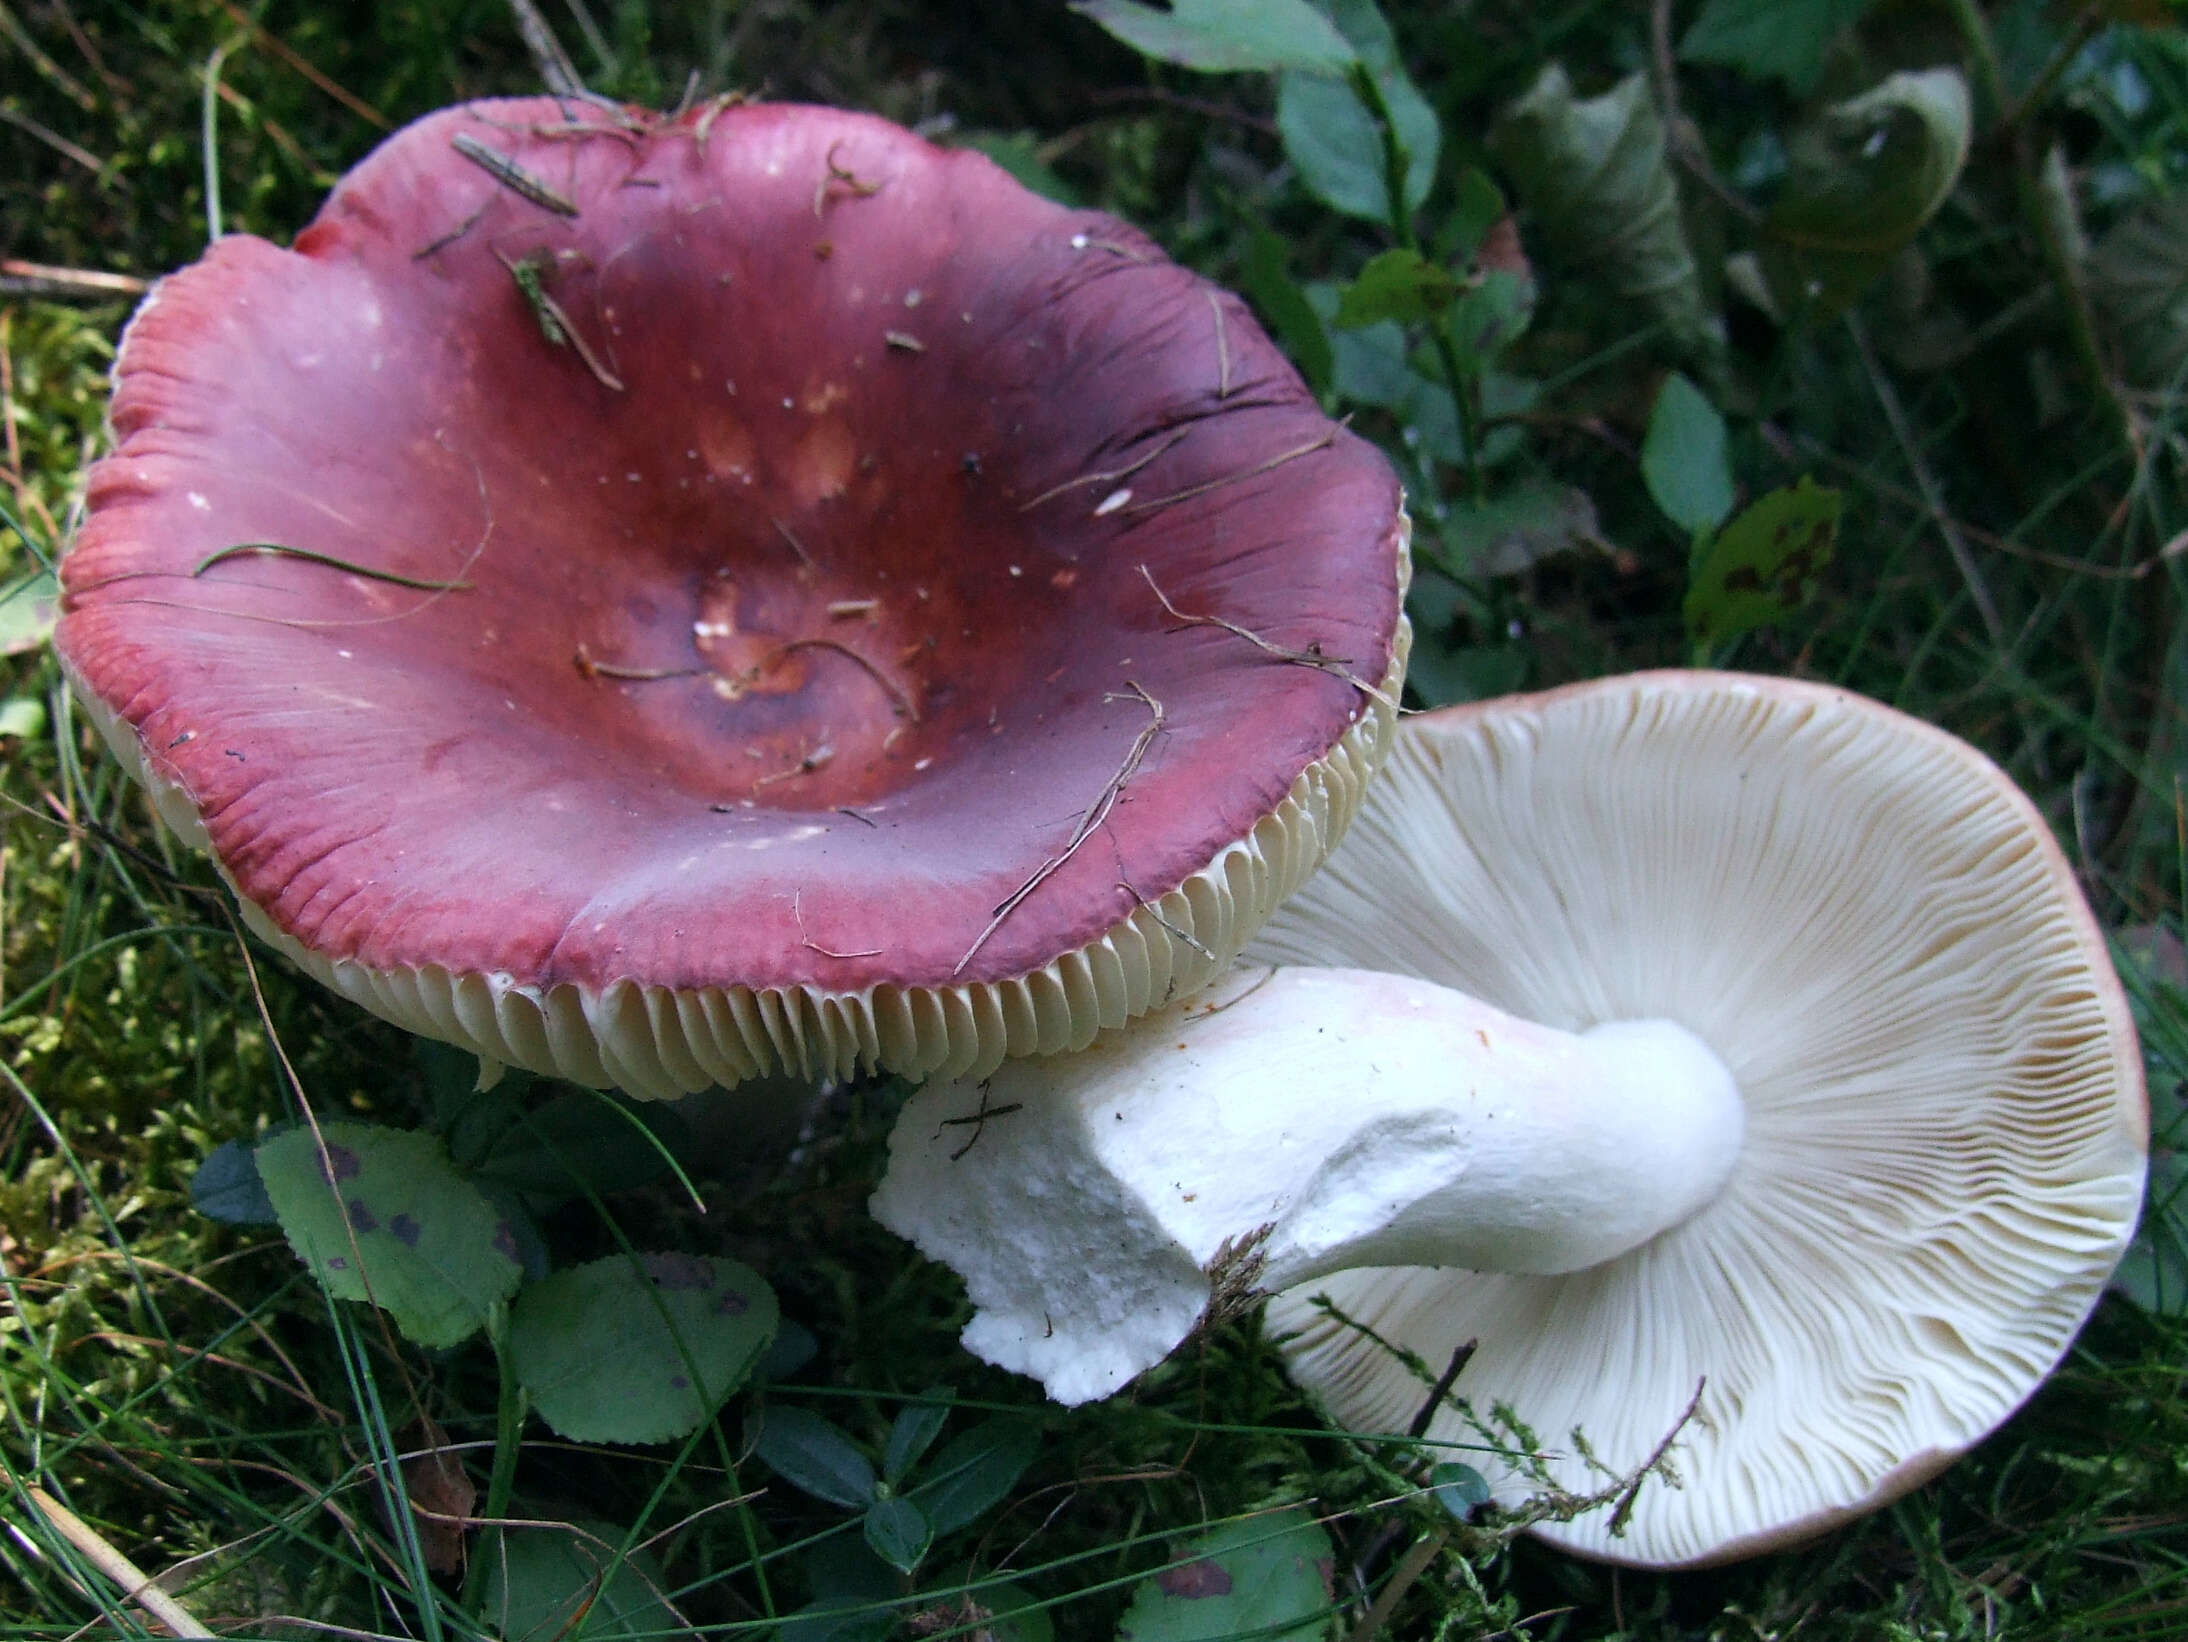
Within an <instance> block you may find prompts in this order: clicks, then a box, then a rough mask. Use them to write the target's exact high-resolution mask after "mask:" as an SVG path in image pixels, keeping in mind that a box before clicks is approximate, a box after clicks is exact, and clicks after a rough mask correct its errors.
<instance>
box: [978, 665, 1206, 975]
mask: <svg viewBox="0 0 2188 1642" xmlns="http://www.w3.org/2000/svg"><path fill="white" fill-rule="evenodd" d="M1125 685H1126V689H1127V690H1129V691H1130V693H1131V694H1133V695H1135V696H1137V697H1139V699H1140V701H1141V702H1142V703H1143V704H1144V705H1145V706H1146V708H1147V711H1148V714H1149V719H1148V723H1147V725H1146V727H1145V728H1144V729H1142V730H1141V731H1140V733H1139V735H1138V736H1137V737H1135V738H1134V740H1133V742H1132V745H1131V747H1130V749H1128V750H1127V751H1126V753H1125V755H1124V762H1123V763H1122V764H1119V765H1118V766H1117V773H1116V774H1115V775H1113V776H1111V777H1110V778H1109V781H1108V784H1107V785H1106V786H1104V787H1103V788H1102V790H1101V792H1100V793H1099V794H1098V795H1097V796H1096V797H1095V800H1094V802H1093V803H1091V804H1089V805H1088V806H1087V809H1086V813H1085V814H1084V815H1082V816H1081V817H1080V818H1079V825H1078V827H1077V828H1076V829H1075V830H1074V831H1073V832H1072V834H1071V841H1070V842H1069V843H1067V844H1065V845H1064V847H1063V848H1062V849H1061V850H1059V851H1058V852H1057V853H1056V854H1054V855H1052V856H1050V857H1049V858H1048V859H1047V860H1045V861H1043V862H1042V863H1041V864H1040V865H1039V866H1037V867H1035V868H1034V869H1033V873H1032V875H1031V876H1030V877H1028V878H1027V879H1026V881H1025V882H1024V883H1022V884H1020V885H1019V886H1018V887H1017V888H1016V889H1014V890H1012V891H1011V892H1010V894H1009V895H1008V896H1006V897H1005V898H1004V899H1003V902H1002V904H1001V905H1000V906H998V907H997V908H996V909H995V916H994V917H992V918H990V919H989V920H988V925H987V928H985V929H983V930H982V931H981V932H980V934H979V937H978V938H977V939H976V940H975V941H974V942H973V943H972V945H971V946H969V947H967V948H966V949H965V955H964V956H963V957H962V958H960V959H958V960H957V967H956V968H955V969H952V970H951V971H950V974H951V976H952V977H953V978H954V977H956V976H958V975H961V974H963V973H964V970H965V966H966V965H967V964H969V963H971V962H972V961H973V958H974V957H975V956H976V955H977V954H978V953H979V951H980V949H981V948H982V947H984V946H986V945H987V944H988V940H989V938H990V937H991V936H993V935H994V933H995V932H996V931H997V930H998V929H1001V928H1002V927H1003V920H1004V919H1006V918H1008V917H1009V916H1010V915H1011V914H1012V913H1013V912H1016V911H1017V910H1018V908H1019V907H1020V906H1022V905H1023V904H1024V903H1025V899H1026V897H1027V896H1029V895H1031V894H1032V893H1033V892H1034V891H1035V890H1037V889H1039V888H1040V887H1041V886H1042V885H1043V884H1045V883H1047V882H1048V881H1049V879H1050V878H1052V877H1054V876H1055V875H1056V874H1057V873H1058V872H1061V871H1062V870H1063V868H1064V866H1065V864H1066V863H1067V862H1069V861H1070V859H1071V858H1072V857H1073V856H1074V855H1076V854H1078V853H1079V850H1080V848H1081V846H1083V845H1084V844H1085V843H1086V841H1087V840H1088V839H1089V838H1091V837H1093V836H1094V832H1095V829H1096V828H1098V827H1099V826H1101V824H1102V823H1103V822H1104V821H1106V820H1108V819H1109V812H1110V811H1111V810H1112V809H1114V808H1116V805H1117V799H1118V798H1119V796H1121V795H1122V793H1123V792H1124V787H1125V783H1126V782H1128V781H1130V780H1131V779H1132V777H1133V776H1134V775H1135V774H1136V773H1138V770H1139V767H1140V761H1141V760H1142V759H1144V758H1145V757H1146V756H1147V749H1148V748H1150V747H1152V746H1153V745H1154V744H1155V737H1157V736H1158V735H1160V734H1162V730H1163V723H1164V718H1165V715H1164V712H1163V706H1162V703H1161V702H1159V701H1157V700H1156V699H1155V698H1154V697H1153V696H1151V695H1149V694H1148V693H1147V692H1146V690H1144V689H1143V688H1141V687H1140V686H1139V685H1138V684H1136V683H1133V682H1132V681H1131V680H1129V679H1128V680H1126V681H1125ZM1104 699H1106V700H1110V701H1115V700H1117V699H1119V698H1118V697H1116V696H1109V697H1105V698H1104Z"/></svg>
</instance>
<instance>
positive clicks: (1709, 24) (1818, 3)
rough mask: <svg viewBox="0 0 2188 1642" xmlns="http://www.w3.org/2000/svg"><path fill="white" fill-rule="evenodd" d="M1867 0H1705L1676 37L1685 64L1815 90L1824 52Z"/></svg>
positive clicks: (1867, 2)
mask: <svg viewBox="0 0 2188 1642" xmlns="http://www.w3.org/2000/svg"><path fill="white" fill-rule="evenodd" d="M1870 4H1871V0H1707V3H1706V4H1705V5H1704V6H1703V7H1702V9H1701V12H1700V14H1699V15H1697V16H1696V17H1695V19H1694V21H1693V22H1692V23H1690V24H1688V25H1687V32H1686V33H1685V34H1684V35H1683V36H1681V38H1680V41H1679V55H1680V57H1681V58H1682V59H1683V60H1684V61H1686V62H1689V63H1715V64H1717V65H1718V66H1720V67H1723V68H1736V69H1738V70H1740V71H1741V72H1742V73H1743V74H1748V75H1751V76H1753V77H1754V78H1755V79H1758V80H1767V79H1772V78H1776V79H1780V80H1783V81H1785V82H1786V84H1788V85H1789V86H1791V87H1792V88H1793V89H1794V90H1795V91H1800V92H1807V91H1812V90H1814V89H1815V84H1816V80H1817V78H1818V77H1819V76H1820V75H1821V74H1822V73H1823V59H1824V54H1825V53H1826V52H1828V51H1829V50H1830V49H1831V44H1832V42H1833V41H1835V40H1836V39H1837V38H1838V37H1839V36H1840V35H1841V34H1844V33H1845V32H1846V31H1847V30H1848V29H1849V28H1851V27H1853V25H1854V24H1855V22H1856V21H1858V20H1859V19H1860V17H1861V14H1862V13H1863V12H1865V11H1867V10H1868V9H1869V6H1870Z"/></svg>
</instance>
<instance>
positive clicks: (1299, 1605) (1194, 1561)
mask: <svg viewBox="0 0 2188 1642" xmlns="http://www.w3.org/2000/svg"><path fill="white" fill-rule="evenodd" d="M1335 1555H1336V1553H1335V1552H1334V1551H1333V1550H1332V1548H1331V1546H1330V1538H1329V1535H1328V1534H1326V1533H1324V1532H1323V1531H1322V1525H1321V1524H1320V1523H1318V1522H1316V1521H1315V1520H1314V1518H1313V1517H1311V1516H1309V1515H1308V1514H1307V1513H1306V1512H1305V1511H1303V1510H1301V1509H1299V1508H1298V1507H1297V1506H1293V1507H1291V1508H1289V1509H1287V1510H1283V1511H1271V1512H1266V1513H1264V1514H1262V1515H1259V1516H1252V1517H1248V1518H1246V1519H1245V1520H1244V1521H1242V1522H1232V1523H1226V1524H1225V1525H1224V1526H1223V1527H1221V1528H1218V1529H1216V1530H1215V1531H1214V1532H1213V1533H1210V1534H1207V1535H1204V1536H1202V1537H1201V1538H1200V1539H1197V1540H1194V1541H1193V1542H1192V1543H1191V1544H1189V1545H1187V1546H1186V1547H1184V1549H1183V1551H1182V1553H1181V1555H1180V1556H1179V1558H1178V1560H1177V1561H1175V1562H1174V1563H1172V1564H1171V1565H1170V1566H1169V1567H1167V1568H1164V1569H1163V1570H1162V1571H1161V1572H1159V1573H1157V1574H1154V1575H1153V1576H1151V1577H1150V1578H1147V1579H1143V1580H1141V1581H1140V1583H1139V1584H1138V1585H1137V1586H1135V1587H1134V1588H1133V1593H1132V1606H1131V1607H1130V1608H1129V1609H1127V1610H1126V1612H1125V1616H1124V1620H1123V1622H1122V1623H1121V1624H1119V1625H1118V1627H1117V1638H1118V1642H1217V1639H1219V1638H1230V1637H1241V1636H1251V1637H1254V1638H1256V1639H1257V1642H1319V1639H1321V1638H1326V1637H1330V1636H1333V1635H1335V1634H1336V1625H1337V1610H1336V1606H1335V1603H1334V1602H1333V1600H1332V1597H1331V1591H1330V1572H1331V1567H1332V1564H1333V1562H1334V1560H1335Z"/></svg>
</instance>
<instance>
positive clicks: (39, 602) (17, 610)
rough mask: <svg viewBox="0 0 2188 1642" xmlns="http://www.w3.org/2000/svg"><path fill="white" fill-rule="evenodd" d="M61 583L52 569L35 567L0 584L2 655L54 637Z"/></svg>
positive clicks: (0, 638)
mask: <svg viewBox="0 0 2188 1642" xmlns="http://www.w3.org/2000/svg"><path fill="white" fill-rule="evenodd" d="M60 600H61V586H60V583H59V582H57V581H56V580H55V579H54V576H53V572H52V571H50V570H33V571H32V572H31V573H30V574H29V575H27V576H21V577H18V578H17V579H16V580H14V581H12V582H9V583H8V584H7V585H6V586H5V587H0V656H19V655H22V654H24V653H25V652H26V651H30V650H36V649H38V648H39V647H40V646H42V645H43V644H44V643H45V642H46V641H47V640H48V639H50V638H52V637H53V622H54V617H55V615H56V613H57V612H58V610H59V608H60Z"/></svg>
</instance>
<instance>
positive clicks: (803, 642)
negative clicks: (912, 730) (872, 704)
mask: <svg viewBox="0 0 2188 1642" xmlns="http://www.w3.org/2000/svg"><path fill="white" fill-rule="evenodd" d="M799 650H833V651H834V652H835V653H836V654H837V655H839V656H841V657H843V658H844V659H845V660H846V661H851V662H856V663H857V664H858V667H859V670H860V671H861V672H863V673H864V674H865V675H866V676H867V677H868V678H870V679H872V680H873V681H874V682H875V683H876V684H878V685H880V686H881V688H882V691H883V693H884V694H886V695H887V696H888V698H889V700H890V701H891V702H892V703H893V704H894V705H895V707H896V710H897V716H898V717H900V718H905V719H909V720H910V721H911V722H912V723H914V724H917V723H918V722H919V708H918V707H917V706H915V705H914V704H913V702H912V698H911V697H910V696H908V695H906V694H905V693H904V691H903V689H902V688H901V687H899V686H898V684H897V683H896V681H895V680H893V679H891V678H890V677H889V675H888V674H887V673H884V672H883V671H882V670H881V669H880V668H879V667H876V666H875V665H874V664H873V663H872V662H870V661H868V660H867V659H866V658H865V657H864V656H862V655H860V654H859V653H858V652H857V651H856V650H854V649H852V648H851V647H850V646H849V645H848V644H838V643H837V642H836V641H835V640H834V639H792V640H791V641H790V642H789V643H788V644H786V645H784V646H783V647H782V648H781V649H779V650H777V651H776V652H775V653H774V654H773V655H772V656H770V657H768V659H767V660H766V661H765V662H763V663H762V664H761V665H760V666H758V667H756V668H755V669H753V673H752V676H753V677H754V678H757V677H759V675H760V674H761V673H764V672H766V671H767V670H768V669H769V668H771V667H773V666H775V665H776V664H777V663H779V662H780V661H781V660H782V659H783V657H785V656H787V655H790V654H793V653H794V652H796V651H799Z"/></svg>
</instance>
